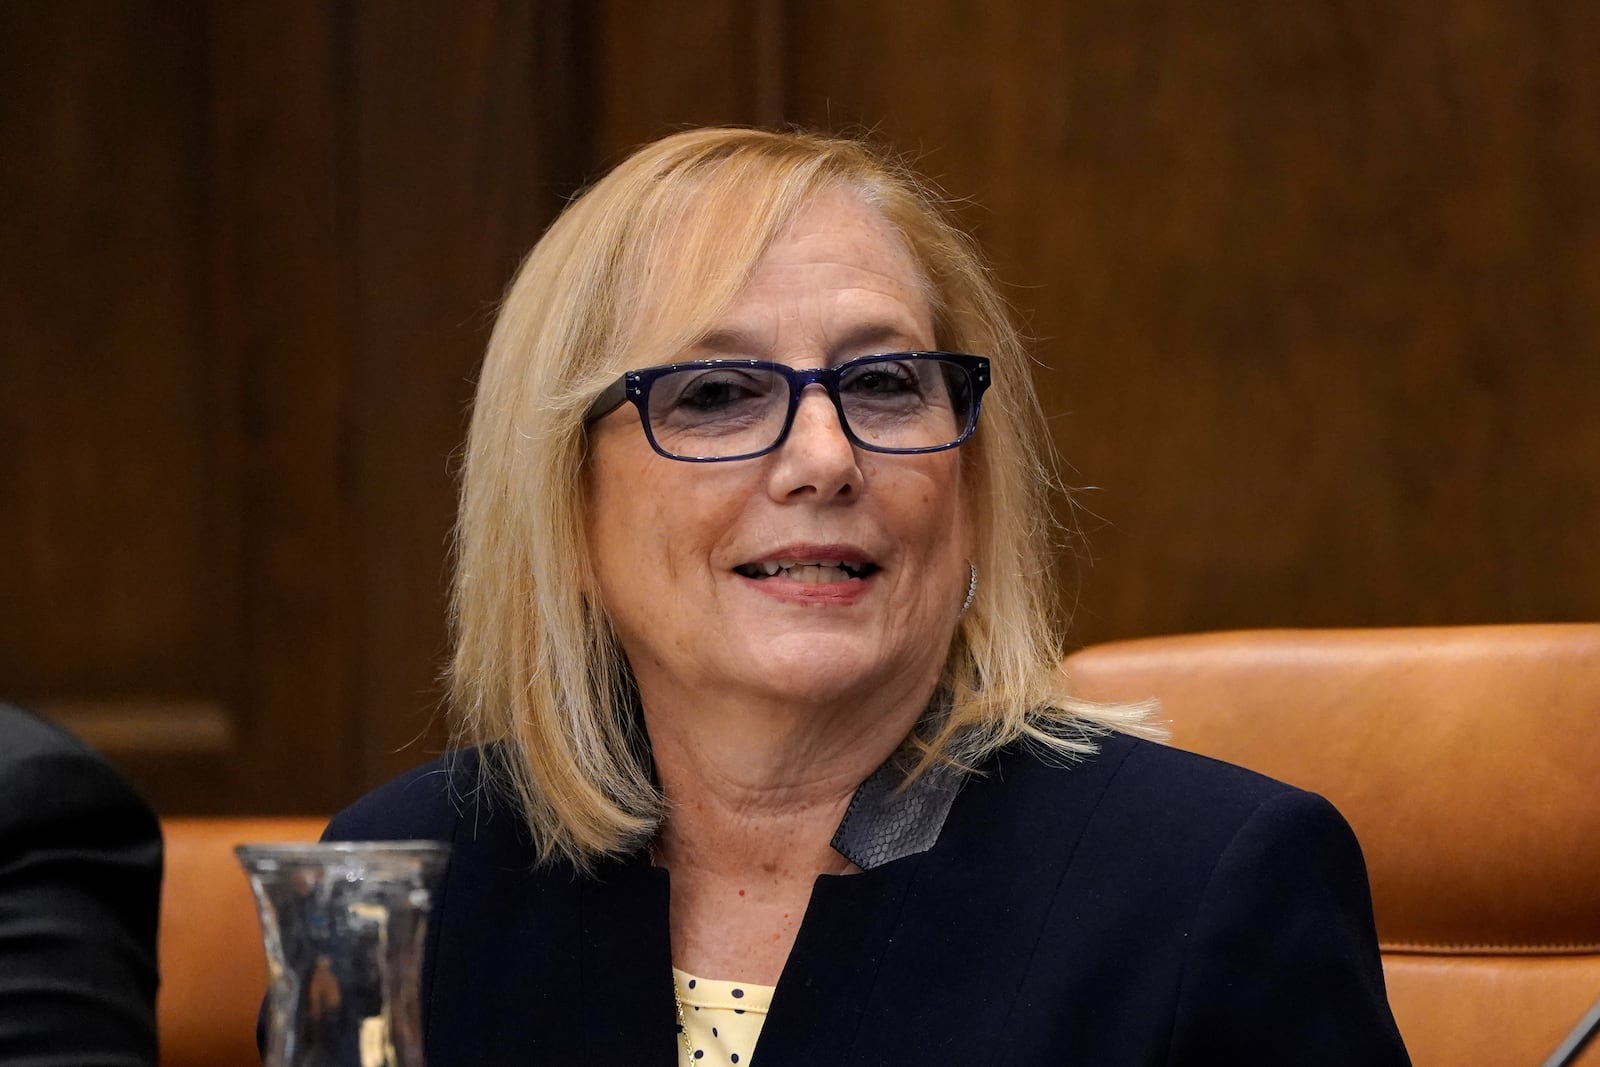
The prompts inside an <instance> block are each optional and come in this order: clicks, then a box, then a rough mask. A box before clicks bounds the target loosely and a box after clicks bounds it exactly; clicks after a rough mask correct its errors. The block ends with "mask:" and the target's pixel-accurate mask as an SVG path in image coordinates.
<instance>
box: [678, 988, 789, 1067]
mask: <svg viewBox="0 0 1600 1067" xmlns="http://www.w3.org/2000/svg"><path fill="white" fill-rule="evenodd" d="M672 977H673V979H674V980H675V981H677V983H678V1000H679V1001H680V1002H681V1003H682V1004H683V1022H684V1026H685V1027H687V1029H688V1031H689V1040H688V1042H687V1047H685V1044H684V1043H681V1042H680V1043H679V1045H678V1063H679V1067H725V1065H727V1064H735V1065H737V1064H741V1063H749V1062H750V1054H751V1053H752V1052H754V1051H755V1050H756V1038H758V1037H760V1036H761V1024H762V1023H764V1022H766V1021H767V1007H768V1006H769V1005H770V1004H771V1003H772V988H773V987H772V986H769V985H751V984H750V983H748V982H721V981H718V980H717V979H715V978H697V977H695V976H694V975H692V974H689V973H688V972H687V971H680V970H678V969H677V968H676V967H674V968H673V969H672Z"/></svg>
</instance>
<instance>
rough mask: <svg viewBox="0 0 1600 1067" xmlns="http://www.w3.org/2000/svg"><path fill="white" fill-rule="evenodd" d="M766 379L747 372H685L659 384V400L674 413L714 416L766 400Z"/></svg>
mask: <svg viewBox="0 0 1600 1067" xmlns="http://www.w3.org/2000/svg"><path fill="white" fill-rule="evenodd" d="M767 377H768V376H766V375H762V374H755V373H751V372H749V371H735V370H709V371H689V372H686V373H684V374H682V375H673V376H672V377H670V378H668V379H665V380H663V381H662V382H661V385H664V386H666V389H665V390H663V394H664V395H663V396H662V397H661V398H660V399H661V400H663V401H665V402H666V403H667V405H669V406H670V407H671V408H672V409H674V410H678V411H683V412H686V413H689V412H692V413H699V414H714V413H716V412H719V411H727V410H729V409H732V408H736V407H738V406H739V405H741V404H743V403H746V402H748V401H751V400H755V399H759V398H761V397H764V396H766V395H767V394H768V393H769V392H771V388H772V386H771V383H770V381H768V380H767Z"/></svg>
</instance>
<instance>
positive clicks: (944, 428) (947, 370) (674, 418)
mask: <svg viewBox="0 0 1600 1067" xmlns="http://www.w3.org/2000/svg"><path fill="white" fill-rule="evenodd" d="M838 388H839V392H838V395H839V403H840V406H841V407H842V408H843V409H844V417H845V421H846V423H847V424H848V426H849V429H850V432H851V433H853V434H854V435H855V437H856V438H857V439H858V440H859V441H860V442H861V443H862V444H864V445H866V446H868V447H871V448H886V449H924V448H939V447H941V446H944V445H949V444H951V443H952V442H954V441H956V440H958V439H959V438H960V437H961V435H962V434H963V433H965V432H966V430H967V423H968V420H969V418H970V415H971V410H972V385H971V382H970V380H969V378H968V375H967V371H966V369H965V368H964V367H962V366H960V365H959V364H956V363H953V362H948V361H945V360H941V359H938V358H928V357H918V358H907V359H892V360H882V361H873V362H869V363H862V364H857V365H854V366H851V367H849V368H847V369H846V370H845V373H844V374H843V375H842V376H841V377H840V380H839V387H838ZM789 389H790V384H789V380H788V379H787V378H785V377H784V376H783V375H782V374H781V373H779V372H777V371H774V370H768V369H765V368H760V367H737V366H725V367H694V368H690V369H686V370H681V371H675V372H673V373H671V374H666V375H663V376H662V377H660V378H657V379H656V380H655V382H654V383H653V385H652V387H651V390H650V396H649V401H648V407H649V412H650V430H651V433H652V435H653V436H654V437H655V440H656V444H657V445H658V446H659V447H660V448H662V449H665V450H666V451H667V452H670V453H672V454H674V455H679V456H688V457H720V456H742V455H745V454H747V453H753V452H762V451H765V450H767V449H769V448H771V447H772V446H773V445H775V444H777V442H778V438H779V437H780V436H782V434H783V431H784V424H785V422H786V420H787V418H788V414H789Z"/></svg>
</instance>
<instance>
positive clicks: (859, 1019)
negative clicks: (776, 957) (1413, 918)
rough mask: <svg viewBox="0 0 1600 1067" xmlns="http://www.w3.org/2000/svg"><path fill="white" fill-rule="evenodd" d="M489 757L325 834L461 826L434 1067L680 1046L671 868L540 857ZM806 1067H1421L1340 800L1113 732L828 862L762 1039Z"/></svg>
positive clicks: (403, 786) (1007, 756)
mask: <svg viewBox="0 0 1600 1067" xmlns="http://www.w3.org/2000/svg"><path fill="white" fill-rule="evenodd" d="M475 782H476V757H475V756H474V755H473V754H471V753H465V754H458V755H457V756H456V757H454V758H453V760H452V761H449V762H444V761H441V762H436V763H434V764H431V765H429V766H426V767H423V768H420V769H418V770H416V771H413V772H411V773H410V774H407V775H405V776H403V777H401V778H399V779H396V780H395V781H393V782H390V783H389V784H387V785H385V786H383V787H381V788H379V789H378V790H376V791H375V792H373V793H371V794H369V795H368V796H366V797H365V798H363V799H362V800H360V801H358V802H357V803H356V804H355V805H354V806H352V807H351V808H349V809H348V810H346V811H345V812H343V813H342V814H340V815H339V816H338V817H337V818H335V819H334V821H333V822H332V824H331V825H330V826H329V829H328V833H327V835H326V836H327V838H328V839H329V840H338V839H404V838H420V839H430V840H441V841H448V842H450V843H451V844H452V845H453V846H454V852H453V855H452V858H451V862H450V866H449V870H448V872H447V874H446V880H445V883H444V886H443V889H442V891H441V892H440V894H439V896H438V898H437V900H436V902H435V911H434V916H433V923H432V927H431V929H430V931H429V944H428V950H427V953H426V960H425V964H424V975H423V990H422V997H423V1012H424V1019H423V1025H424V1032H425V1035H426V1037H425V1041H426V1046H427V1058H428V1064H429V1067H464V1065H469V1064H470V1065H483V1067H489V1065H493V1067H503V1065H507V1064H543V1063H585V1064H608V1065H609V1064H617V1065H629V1067H633V1065H641V1067H646V1065H659V1067H672V1065H673V1064H675V1063H676V1062H677V1055H678V1047H679V1046H678V1036H677V1032H676V1026H675V1015H674V1007H673V997H672V981H671V970H670V967H671V961H670V955H671V951H670V945H669V940H668V932H667V905H668V878H667V872H666V871H664V870H661V869H658V868H655V867H652V866H651V865H650V863H649V860H648V858H647V857H646V856H645V855H643V854H639V855H635V856H631V857H627V858H623V859H618V860H615V861H610V862H607V863H606V864H604V865H603V866H602V867H601V868H600V870H599V871H598V873H597V874H596V875H594V876H585V875H579V874H577V873H576V872H574V871H573V870H572V869H571V868H569V867H567V866H565V865H560V864H558V865H555V866H546V867H542V868H541V867H536V866H535V862H534V852H533V849H532V847H531V846H530V844H529V841H528V838H527V835H526V831H525V830H524V828H523V824H522V822H521V820H520V818H519V817H518V816H517V814H516V812H515V811H514V810H512V809H511V808H510V807H508V806H504V805H501V804H498V803H497V802H495V801H493V800H491V799H489V798H487V797H486V796H485V795H483V794H482V793H476V792H474V791H473V788H472V787H473V786H474V784H475ZM752 1060H753V1067H786V1065H790V1064H796V1065H798V1064H806V1065H813V1064H818V1063H828V1064H993V1063H1004V1064H1019V1065H1038V1064H1082V1065H1086V1067H1118V1065H1123V1064H1130V1065H1131V1064H1165V1065H1169V1067H1170V1065H1188V1064H1230V1065H1251V1064H1262V1065H1265V1064H1271V1065H1274V1067H1281V1065H1286V1064H1292V1065H1295V1067H1316V1065H1320V1064H1326V1065H1329V1067H1334V1065H1337V1067H1351V1065H1362V1067H1387V1065H1390V1064H1405V1063H1407V1062H1408V1060H1407V1057H1406V1053H1405V1049H1404V1047H1403V1046H1402V1044H1401V1041H1400V1036H1399V1033H1398V1032H1397V1030H1396V1028H1395V1024H1394V1019H1393V1017H1392V1016H1391V1014H1390V1012H1389V1007H1388V1003H1387V1001H1386V999H1385V996H1384V986H1383V972H1382V970H1381V968H1380V964H1379V957H1378V947H1377V938H1376V933H1375V930H1374V927H1373V920H1372V907H1371V901H1370V897H1369V893H1368V888H1367V878H1366V869H1365V866H1364V864H1363V862H1362V858H1361V851H1360V848H1359V846H1358V845H1357V844H1356V840H1355V837H1354V835H1353V834H1352V833H1351V832H1350V829H1349V827H1348V826H1347V825H1346V823H1345V822H1344V820H1343V818H1341V817H1340V815H1339V814H1338V812H1337V811H1335V810H1334V808H1333V807H1332V806H1331V805H1330V804H1329V803H1328V802H1327V801H1325V800H1323V799H1322V798H1321V797H1318V796H1316V795H1315V794H1312V793H1307V792H1304V791H1302V790H1299V789H1295V788H1293V787H1291V786H1287V785H1284V784H1282V783H1279V782H1275V781H1273V780H1271V779H1269V778H1264V777H1262V776H1260V775H1257V774H1254V773H1251V772H1249V771H1246V770H1242V769H1240V768H1237V767H1233V766H1230V765H1227V764H1224V763H1218V762H1216V761H1214V760H1209V759H1206V758H1204V757H1201V756H1196V755H1192V754H1190V753H1186V752H1181V751H1178V750H1175V749H1171V748H1166V747H1164V746H1161V745H1157V744H1152V743H1149V742H1145V741H1140V740H1136V739H1134V738H1130V737H1127V736H1123V735H1111V736H1108V737H1106V738H1104V739H1103V740H1102V743H1101V745H1100V751H1099V754H1098V755H1096V756H1094V757H1092V758H1089V759H1086V760H1083V761H1080V762H1076V763H1070V764H1067V763H1063V762H1061V761H1060V760H1051V759H1046V758H1041V757H1040V755H1039V754H1037V753H1036V752H1035V751H1033V750H1032V749H1031V748H1029V747H1026V746H1019V747H1017V748H1015V749H1011V750H1008V751H1006V752H1004V753H1002V754H1001V755H1000V756H998V757H997V758H996V759H994V760H993V761H991V762H990V763H989V764H988V765H987V766H985V767H984V768H983V773H982V774H981V775H978V776H975V777H973V778H971V779H969V780H968V781H967V782H966V783H965V784H964V785H963V786H962V788H961V791H960V793H959V794H958V795H957V797H956V799H955V802H954V804H953V806H952V807H951V809H950V812H949V815H948V817H947V819H946V821H945V823H944V826H943V829H942V831H941V832H940V833H939V836H938V839H937V841H936V842H935V843H934V844H933V846H932V847H931V848H928V849H926V850H925V851H922V852H919V853H916V854H912V855H907V856H904V857H902V858H899V859H895V860H893V861H891V862H888V863H885V864H883V865H882V866H878V867H874V868H872V869H870V870H867V871H864V872H862V873H860V874H854V875H847V876H828V875H824V876H821V877H819V878H818V879H817V882H816V886H815V888H814V889H813V891H812V897H811V902H810V905H809V907H808V909H807V911H806V914H805V918H804V922H803V923H802V925H801V928H800V931H799V935H798V937H797V939H796V941H795V944H794V948H793V951H792V952H791V953H790V956H789V959H788V962H787V963H786V965H785V967H784V970H783V974H782V977H781V978H780V980H779V982H778V986H777V992H776V994H775V996H774V998H773V1001H772V1006H771V1012H770V1014H769V1015H768V1017H767V1021H766V1023H765V1026H764V1028H763V1030H762V1034H761V1039H760V1043H759V1044H758V1045H757V1047H756V1051H755V1053H754V1055H753V1057H752Z"/></svg>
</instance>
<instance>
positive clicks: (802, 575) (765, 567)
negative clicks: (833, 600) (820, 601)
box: [739, 559, 861, 583]
mask: <svg viewBox="0 0 1600 1067" xmlns="http://www.w3.org/2000/svg"><path fill="white" fill-rule="evenodd" d="M739 570H740V572H741V573H743V574H745V576H746V577H750V578H757V577H761V576H765V577H768V578H776V577H779V576H782V577H784V578H787V579H788V580H789V581H791V582H810V583H818V582H846V581H850V580H851V579H854V578H859V577H861V574H860V571H861V568H860V567H855V568H850V567H846V566H845V565H844V562H843V561H842V560H837V559H829V560H794V559H780V560H768V561H766V562H765V563H747V564H745V565H744V566H742V567H740V568H739Z"/></svg>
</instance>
